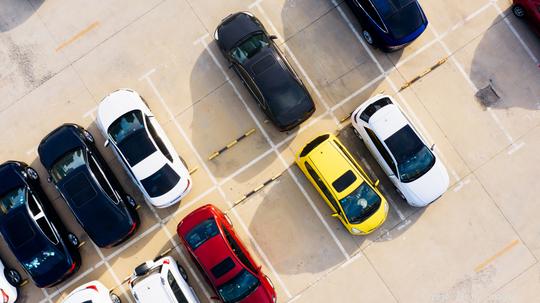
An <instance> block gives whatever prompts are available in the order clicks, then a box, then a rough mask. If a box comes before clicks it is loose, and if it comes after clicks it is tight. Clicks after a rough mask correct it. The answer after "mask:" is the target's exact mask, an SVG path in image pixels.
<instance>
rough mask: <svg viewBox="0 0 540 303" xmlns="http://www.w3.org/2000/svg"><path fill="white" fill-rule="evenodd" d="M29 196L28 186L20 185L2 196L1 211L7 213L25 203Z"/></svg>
mask: <svg viewBox="0 0 540 303" xmlns="http://www.w3.org/2000/svg"><path fill="white" fill-rule="evenodd" d="M27 196H28V191H27V190H26V187H19V188H16V189H13V190H11V191H9V192H8V193H7V194H5V195H3V196H2V197H0V211H2V213H3V214H4V215H5V214H7V213H8V212H9V211H10V210H11V209H12V208H15V207H18V206H21V205H24V202H26V200H27Z"/></svg>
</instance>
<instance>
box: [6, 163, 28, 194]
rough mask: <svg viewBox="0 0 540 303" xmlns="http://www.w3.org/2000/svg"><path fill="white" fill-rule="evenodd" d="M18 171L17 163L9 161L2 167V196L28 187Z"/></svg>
mask: <svg viewBox="0 0 540 303" xmlns="http://www.w3.org/2000/svg"><path fill="white" fill-rule="evenodd" d="M18 170H19V168H18V165H17V164H16V162H12V161H9V162H5V163H3V164H2V165H0V196H2V195H4V194H5V193H7V192H8V191H10V190H12V189H14V188H17V187H21V186H26V183H25V182H24V180H23V179H22V176H21V175H20V174H19V173H18Z"/></svg>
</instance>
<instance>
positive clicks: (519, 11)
mask: <svg viewBox="0 0 540 303" xmlns="http://www.w3.org/2000/svg"><path fill="white" fill-rule="evenodd" d="M512 13H514V16H516V17H518V18H523V17H525V15H526V12H525V9H524V8H523V6H521V5H514V6H513V7H512Z"/></svg>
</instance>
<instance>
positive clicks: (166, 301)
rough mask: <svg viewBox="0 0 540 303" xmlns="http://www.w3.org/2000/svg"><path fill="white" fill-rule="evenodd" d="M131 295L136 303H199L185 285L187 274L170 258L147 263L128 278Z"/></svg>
mask: <svg viewBox="0 0 540 303" xmlns="http://www.w3.org/2000/svg"><path fill="white" fill-rule="evenodd" d="M129 288H130V290H131V294H132V295H133V297H134V298H135V300H136V301H137V302H138V303H155V302H160V303H199V302H200V301H199V299H198V298H197V295H196V294H195V291H194V290H193V288H191V286H189V284H188V283H187V274H186V272H185V270H184V268H182V266H180V265H178V264H177V263H176V261H175V260H174V259H173V258H171V257H164V258H161V259H159V260H156V261H147V262H145V263H143V264H141V265H139V266H137V268H135V272H134V273H133V274H132V275H131V277H130V278H129Z"/></svg>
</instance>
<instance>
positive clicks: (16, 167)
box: [0, 161, 81, 287]
mask: <svg viewBox="0 0 540 303" xmlns="http://www.w3.org/2000/svg"><path fill="white" fill-rule="evenodd" d="M0 232H1V233H2V236H3V237H4V240H5V241H6V242H7V244H8V246H9V248H10V249H11V251H12V252H13V254H14V255H15V257H16V258H17V260H18V261H19V263H21V265H22V267H23V268H24V270H25V271H26V272H27V273H28V275H29V276H30V277H31V279H32V280H33V281H34V283H35V284H36V286H38V287H52V286H54V285H56V284H58V283H60V282H62V281H64V280H65V279H67V278H68V277H69V276H71V275H72V274H73V273H75V272H76V271H77V270H78V269H79V267H80V265H81V256H80V254H79V251H78V246H79V239H78V238H77V237H76V236H75V235H74V234H72V233H70V232H68V231H67V230H66V228H65V226H64V224H62V222H61V221H60V218H59V217H58V214H57V213H56V211H55V210H54V208H53V207H52V205H51V203H50V201H49V199H48V198H47V197H46V196H45V193H44V192H43V190H42V189H41V187H40V185H39V176H38V174H37V172H36V171H35V170H34V169H32V168H31V167H29V166H28V165H26V164H25V163H22V162H15V161H9V162H6V163H4V164H2V165H0Z"/></svg>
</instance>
